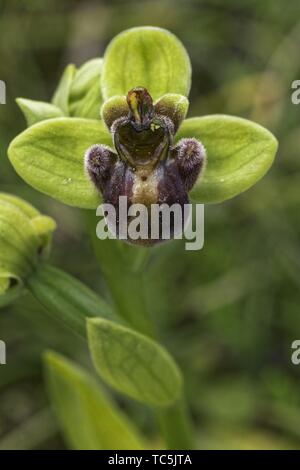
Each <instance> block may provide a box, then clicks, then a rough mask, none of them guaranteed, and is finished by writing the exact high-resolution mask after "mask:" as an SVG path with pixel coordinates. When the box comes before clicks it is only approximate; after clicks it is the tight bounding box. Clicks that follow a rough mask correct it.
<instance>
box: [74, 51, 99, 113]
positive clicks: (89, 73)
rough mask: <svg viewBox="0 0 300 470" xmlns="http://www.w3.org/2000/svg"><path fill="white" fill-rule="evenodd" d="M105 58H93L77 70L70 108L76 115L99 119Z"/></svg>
mask: <svg viewBox="0 0 300 470" xmlns="http://www.w3.org/2000/svg"><path fill="white" fill-rule="evenodd" d="M102 65H103V59H98V58H97V59H91V60H89V61H88V62H86V63H85V64H83V65H82V66H81V67H80V68H79V69H78V70H77V72H76V74H75V76H74V79H73V82H72V85H71V90H70V98H69V110H70V115H71V116H74V117H83V118H88V119H99V118H100V108H101V105H102V103H103V97H102V93H101V87H100V77H101V72H102Z"/></svg>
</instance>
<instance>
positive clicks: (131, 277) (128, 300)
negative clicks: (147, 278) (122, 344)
mask: <svg viewBox="0 0 300 470" xmlns="http://www.w3.org/2000/svg"><path fill="white" fill-rule="evenodd" d="M97 222H98V220H97V219H96V217H95V215H94V214H93V213H92V212H90V211H89V212H87V223H88V227H89V232H90V235H91V239H92V243H93V247H94V251H95V254H96V257H97V259H98V262H99V264H100V268H101V270H102V272H103V274H104V277H105V280H106V283H107V285H108V287H109V290H110V293H111V297H112V300H113V302H114V304H115V307H116V311H117V312H118V314H119V315H120V316H121V317H122V318H123V319H124V320H125V321H126V322H128V323H129V324H130V325H131V326H133V327H134V328H136V329H137V330H138V331H140V332H141V333H144V334H147V335H148V336H153V335H154V326H153V323H152V322H151V320H150V317H149V315H148V314H147V313H146V312H147V310H148V308H147V304H146V300H145V295H144V289H145V286H144V276H143V273H142V272H141V269H140V267H141V266H142V264H143V262H144V261H145V255H147V251H146V249H145V248H138V247H132V246H130V245H127V244H125V243H124V242H120V241H119V240H109V239H106V240H99V239H98V238H97V236H96V225H97ZM141 250H142V253H141Z"/></svg>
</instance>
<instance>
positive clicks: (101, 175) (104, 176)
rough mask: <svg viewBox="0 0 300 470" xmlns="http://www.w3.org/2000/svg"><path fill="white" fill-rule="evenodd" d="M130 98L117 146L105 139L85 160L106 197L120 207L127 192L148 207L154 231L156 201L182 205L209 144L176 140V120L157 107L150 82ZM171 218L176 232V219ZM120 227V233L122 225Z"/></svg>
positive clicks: (117, 126) (116, 127)
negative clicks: (149, 90) (104, 143)
mask: <svg viewBox="0 0 300 470" xmlns="http://www.w3.org/2000/svg"><path fill="white" fill-rule="evenodd" d="M127 103H128V114H127V115H124V116H122V117H120V118H118V119H117V120H116V121H114V123H113V125H112V127H111V132H112V135H113V141H114V145H115V149H116V152H114V151H113V150H112V149H110V148H108V147H106V146H104V145H100V144H99V145H94V146H93V147H91V148H90V149H88V151H87V152H86V158H85V165H86V168H87V171H88V173H89V175H90V178H91V180H92V181H93V183H94V184H95V186H96V187H97V189H98V190H99V191H100V192H101V193H102V195H103V199H104V202H105V203H110V204H112V205H113V206H114V207H115V208H116V210H117V211H118V207H119V198H120V196H126V197H127V201H128V206H129V207H130V205H132V204H143V205H144V206H145V207H146V210H147V211H148V213H149V219H148V220H149V227H148V232H149V234H150V232H151V216H150V209H151V205H153V204H158V205H162V204H167V205H168V206H172V205H173V204H179V205H180V206H182V207H183V205H184V204H187V203H188V201H189V199H188V192H189V191H190V190H191V189H192V187H193V185H194V183H195V182H196V180H197V178H198V176H199V174H200V172H201V170H202V169H203V166H204V161H205V150H204V147H203V145H202V144H201V143H200V142H199V141H197V140H196V139H193V138H189V139H182V140H180V141H179V142H178V143H177V145H175V146H174V145H173V141H174V123H173V122H172V121H171V120H170V118H169V117H167V116H166V115H163V114H158V113H156V112H155V106H154V105H153V102H152V98H151V96H150V94H149V93H148V91H147V90H146V89H145V88H142V87H138V88H134V89H133V90H130V91H129V92H128V95H127ZM129 222H130V220H128V223H129ZM170 224H171V227H170V232H171V237H172V234H173V233H174V226H173V225H174V221H172V219H171V220H170ZM116 231H117V235H118V226H117V227H116ZM128 241H131V242H132V243H136V244H142V245H147V246H149V245H153V244H156V243H158V242H160V241H163V240H162V237H161V233H160V234H159V235H158V237H157V238H156V239H147V240H143V239H138V240H132V239H129V240H128Z"/></svg>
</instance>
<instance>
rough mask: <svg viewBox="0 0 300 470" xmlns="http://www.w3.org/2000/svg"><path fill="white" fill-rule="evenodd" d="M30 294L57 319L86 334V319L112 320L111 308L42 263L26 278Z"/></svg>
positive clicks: (70, 277) (78, 332) (75, 282)
mask: <svg viewBox="0 0 300 470" xmlns="http://www.w3.org/2000/svg"><path fill="white" fill-rule="evenodd" d="M26 285H27V288H28V289H29V290H30V291H31V293H32V294H33V296H34V297H35V298H36V299H37V300H38V301H39V302H40V303H41V304H42V305H43V306H44V307H45V308H46V309H47V311H48V312H49V313H50V314H51V315H52V316H53V317H54V318H56V319H57V320H59V321H60V322H62V323H64V325H66V326H67V327H68V328H70V329H71V330H72V331H74V332H76V333H77V334H79V335H80V336H82V337H84V338H85V337H86V318H87V317H94V316H96V317H99V316H100V317H104V318H108V319H112V318H113V316H114V313H113V311H112V308H111V307H110V306H109V305H108V304H107V303H106V302H105V301H104V300H102V298H101V297H100V296H99V295H97V294H96V293H95V292H94V291H92V290H91V289H90V288H89V287H87V286H85V285H84V284H83V283H82V282H80V281H79V280H78V279H75V278H74V277H73V276H70V275H69V274H67V273H65V272H64V271H61V270H60V269H57V268H54V267H53V266H50V265H48V264H46V263H42V264H41V265H40V266H39V267H38V268H37V270H36V271H34V272H33V273H32V274H31V276H30V277H29V278H28V279H27V281H26Z"/></svg>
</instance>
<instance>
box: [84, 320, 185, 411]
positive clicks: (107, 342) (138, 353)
mask: <svg viewBox="0 0 300 470" xmlns="http://www.w3.org/2000/svg"><path fill="white" fill-rule="evenodd" d="M87 331H88V340H89V347H90V351H91V354H92V359H93V362H94V365H95V367H96V370H97V371H98V373H99V375H100V376H101V377H102V379H103V380H105V381H106V382H107V383H108V384H110V385H111V386H112V387H114V388H116V389H117V390H119V391H120V392H122V393H125V394H127V395H129V396H130V397H132V398H135V399H136V400H139V401H142V402H145V403H147V404H149V405H154V406H167V405H170V404H171V403H172V402H174V401H175V400H176V399H177V398H178V397H179V395H180V391H181V385H182V378H181V374H180V372H179V369H178V367H177V366H176V364H175V362H174V361H173V359H172V358H171V356H170V355H169V354H168V352H167V351H166V350H165V349H164V348H163V347H161V346H160V345H159V344H158V343H156V342H155V341H153V340H151V339H149V338H148V337H146V336H144V335H142V334H140V333H137V332H135V331H133V330H131V329H129V328H127V327H124V326H121V325H118V324H116V323H114V322H111V321H108V320H103V319H89V320H88V322H87Z"/></svg>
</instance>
